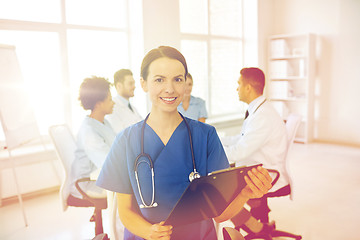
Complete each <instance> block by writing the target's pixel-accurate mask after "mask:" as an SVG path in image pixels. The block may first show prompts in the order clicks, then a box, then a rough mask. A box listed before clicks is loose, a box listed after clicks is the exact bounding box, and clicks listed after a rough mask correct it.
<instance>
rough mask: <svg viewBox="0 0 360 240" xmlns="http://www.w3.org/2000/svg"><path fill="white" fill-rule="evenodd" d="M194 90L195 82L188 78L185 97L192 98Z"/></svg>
mask: <svg viewBox="0 0 360 240" xmlns="http://www.w3.org/2000/svg"><path fill="white" fill-rule="evenodd" d="M192 88H193V80H192V79H191V78H189V77H188V78H186V89H185V95H186V96H190V95H191V92H192Z"/></svg>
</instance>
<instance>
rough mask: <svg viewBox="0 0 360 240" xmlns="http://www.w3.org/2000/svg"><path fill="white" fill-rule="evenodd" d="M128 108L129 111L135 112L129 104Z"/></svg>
mask: <svg viewBox="0 0 360 240" xmlns="http://www.w3.org/2000/svg"><path fill="white" fill-rule="evenodd" d="M128 107H129V109H130V110H131V111H132V112H133V109H132V107H131V105H130V103H129V104H128Z"/></svg>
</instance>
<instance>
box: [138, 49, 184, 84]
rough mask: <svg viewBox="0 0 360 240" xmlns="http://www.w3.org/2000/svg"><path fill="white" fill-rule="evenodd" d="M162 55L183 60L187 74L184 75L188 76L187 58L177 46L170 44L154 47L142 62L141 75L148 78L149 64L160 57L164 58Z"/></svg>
mask: <svg viewBox="0 0 360 240" xmlns="http://www.w3.org/2000/svg"><path fill="white" fill-rule="evenodd" d="M162 57H167V58H171V59H175V60H178V61H179V62H181V64H182V65H183V66H184V68H185V75H184V77H186V75H187V73H188V69H187V64H186V60H185V58H184V56H183V55H182V54H181V53H180V52H179V51H178V50H177V49H175V48H173V47H168V46H160V47H158V48H154V49H152V50H151V51H150V52H148V53H147V54H146V55H145V57H144V59H143V61H142V63H141V77H142V78H143V79H144V80H146V78H147V77H148V75H149V66H150V64H151V63H152V62H153V61H155V60H156V59H158V58H162Z"/></svg>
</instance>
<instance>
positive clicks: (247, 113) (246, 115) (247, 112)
mask: <svg viewBox="0 0 360 240" xmlns="http://www.w3.org/2000/svg"><path fill="white" fill-rule="evenodd" d="M248 116H249V111H248V110H246V113H245V118H244V120H245V119H246V118H247V117H248Z"/></svg>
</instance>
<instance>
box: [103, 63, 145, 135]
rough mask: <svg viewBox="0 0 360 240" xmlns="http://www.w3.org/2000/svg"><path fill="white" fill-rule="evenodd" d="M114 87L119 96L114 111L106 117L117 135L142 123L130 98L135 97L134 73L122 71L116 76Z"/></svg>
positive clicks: (116, 98) (115, 99) (127, 70)
mask: <svg viewBox="0 0 360 240" xmlns="http://www.w3.org/2000/svg"><path fill="white" fill-rule="evenodd" d="M114 86H115V89H116V91H117V95H116V96H114V98H113V101H114V102H115V106H114V111H113V113H112V114H109V115H108V116H106V119H107V120H108V121H109V122H110V124H111V126H112V127H113V129H114V131H115V132H116V133H119V132H120V131H121V130H123V129H124V128H126V127H128V126H130V125H132V124H134V123H137V122H139V121H141V120H142V119H143V118H142V117H141V116H140V114H139V113H138V111H137V110H136V108H135V107H134V106H133V105H131V103H130V101H129V100H130V98H132V97H134V90H135V80H134V78H133V73H132V72H131V71H130V70H129V69H120V70H119V71H117V72H116V73H115V74H114Z"/></svg>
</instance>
